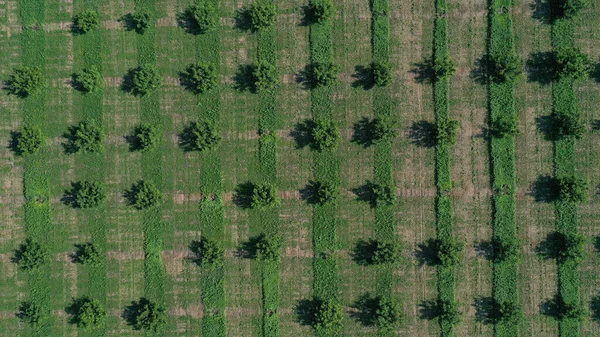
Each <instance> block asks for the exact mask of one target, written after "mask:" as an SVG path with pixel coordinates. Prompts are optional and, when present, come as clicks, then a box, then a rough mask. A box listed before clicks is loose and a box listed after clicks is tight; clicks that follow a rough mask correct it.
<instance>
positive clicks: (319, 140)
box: [311, 119, 342, 151]
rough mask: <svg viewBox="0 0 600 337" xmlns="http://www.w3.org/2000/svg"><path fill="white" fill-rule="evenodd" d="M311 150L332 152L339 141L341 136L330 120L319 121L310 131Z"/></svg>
mask: <svg viewBox="0 0 600 337" xmlns="http://www.w3.org/2000/svg"><path fill="white" fill-rule="evenodd" d="M311 131H312V132H311V136H312V142H313V148H314V149H316V150H318V151H323V150H333V149H335V148H336V147H337V145H338V144H339V142H340V141H341V138H342V135H341V134H340V130H338V128H337V126H336V125H335V122H334V121H333V120H331V119H320V120H317V121H316V122H315V125H314V127H313V128H312V130H311Z"/></svg>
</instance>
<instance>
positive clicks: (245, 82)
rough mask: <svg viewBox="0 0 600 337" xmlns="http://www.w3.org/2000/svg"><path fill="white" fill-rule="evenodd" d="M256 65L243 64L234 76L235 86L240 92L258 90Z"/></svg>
mask: <svg viewBox="0 0 600 337" xmlns="http://www.w3.org/2000/svg"><path fill="white" fill-rule="evenodd" d="M254 69H255V67H254V65H251V64H241V65H239V66H238V69H237V71H236V73H235V75H234V77H233V81H234V84H233V88H234V89H235V90H237V91H239V92H251V93H255V92H256V85H255V81H254V75H253V73H254Z"/></svg>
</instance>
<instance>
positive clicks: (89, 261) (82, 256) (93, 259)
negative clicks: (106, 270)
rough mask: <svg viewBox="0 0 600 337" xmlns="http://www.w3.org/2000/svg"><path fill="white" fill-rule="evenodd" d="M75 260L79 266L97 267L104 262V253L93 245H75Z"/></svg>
mask: <svg viewBox="0 0 600 337" xmlns="http://www.w3.org/2000/svg"><path fill="white" fill-rule="evenodd" d="M77 260H78V262H80V263H81V264H84V265H90V266H98V265H100V264H102V262H104V253H103V252H102V251H100V249H98V247H96V246H95V245H94V244H93V243H84V244H81V245H77Z"/></svg>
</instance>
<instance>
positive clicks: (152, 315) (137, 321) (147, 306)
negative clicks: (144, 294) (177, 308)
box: [132, 298, 167, 332]
mask: <svg viewBox="0 0 600 337" xmlns="http://www.w3.org/2000/svg"><path fill="white" fill-rule="evenodd" d="M132 311H133V312H132V314H133V316H134V317H133V318H134V321H133V327H134V328H135V329H137V330H146V331H153V332H159V331H160V330H162V328H163V326H164V325H165V324H166V323H167V310H166V308H165V307H164V306H163V305H160V304H157V303H154V302H151V301H150V300H148V299H146V298H141V299H140V300H139V302H137V303H134V308H133V309H132Z"/></svg>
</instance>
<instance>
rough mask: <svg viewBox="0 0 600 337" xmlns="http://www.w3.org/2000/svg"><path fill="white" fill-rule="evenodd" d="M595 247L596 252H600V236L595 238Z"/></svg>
mask: <svg viewBox="0 0 600 337" xmlns="http://www.w3.org/2000/svg"><path fill="white" fill-rule="evenodd" d="M594 249H595V250H596V252H598V253H600V236H597V237H596V238H594Z"/></svg>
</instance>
